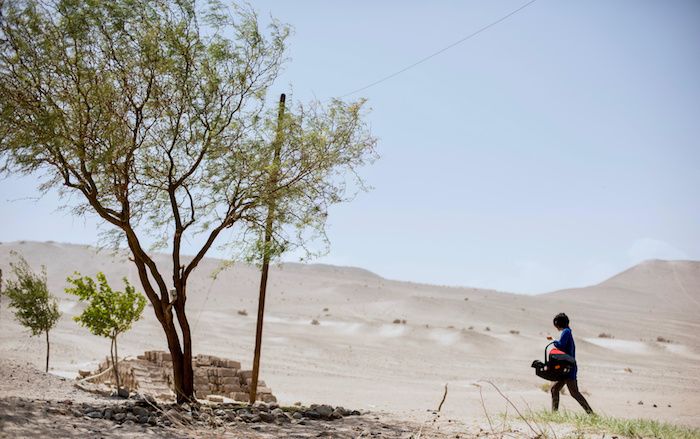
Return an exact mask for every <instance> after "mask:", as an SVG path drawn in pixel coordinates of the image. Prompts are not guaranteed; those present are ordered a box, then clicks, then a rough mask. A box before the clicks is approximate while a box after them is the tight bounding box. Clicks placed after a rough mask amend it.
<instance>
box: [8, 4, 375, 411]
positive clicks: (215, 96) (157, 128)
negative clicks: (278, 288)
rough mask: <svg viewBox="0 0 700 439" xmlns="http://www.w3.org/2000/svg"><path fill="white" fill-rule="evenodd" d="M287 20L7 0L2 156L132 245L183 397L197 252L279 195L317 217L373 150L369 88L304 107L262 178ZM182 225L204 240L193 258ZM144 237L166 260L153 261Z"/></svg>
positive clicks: (311, 221)
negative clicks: (367, 117)
mask: <svg viewBox="0 0 700 439" xmlns="http://www.w3.org/2000/svg"><path fill="white" fill-rule="evenodd" d="M288 34H289V28H288V27H287V26H286V25H283V24H281V23H279V22H277V21H274V20H273V21H272V22H271V24H270V25H269V28H268V29H267V32H265V33H263V32H262V31H261V30H260V28H259V26H258V22H257V18H256V16H255V13H254V12H252V11H250V10H246V9H241V8H236V9H235V12H231V10H229V9H227V8H225V7H223V6H222V5H221V4H220V3H218V2H216V1H208V2H206V5H203V6H202V5H199V4H195V2H194V1H193V0H162V1H158V2H136V3H135V2H133V1H132V0H113V1H109V2H103V1H98V0H87V1H82V0H13V1H4V0H0V167H2V168H1V169H0V170H1V171H3V172H11V173H17V174H24V175H29V174H31V175H42V176H43V180H42V184H41V186H40V188H41V189H43V190H51V189H55V188H59V189H60V191H61V193H62V194H63V195H66V196H69V195H71V194H73V193H77V194H79V195H80V196H79V197H78V198H75V197H73V198H71V200H76V199H77V200H79V201H78V202H77V205H75V206H74V213H75V214H77V215H83V214H85V213H87V212H94V213H96V214H97V215H98V216H99V217H100V218H102V219H103V220H104V221H105V223H106V225H107V228H106V239H108V240H109V242H111V243H112V244H113V245H115V246H117V245H120V244H125V245H126V247H127V248H128V249H129V250H130V252H131V259H132V261H133V263H134V264H135V266H136V268H137V271H138V276H139V280H140V282H141V285H142V286H143V289H144V292H145V294H146V296H147V298H148V299H149V301H150V302H151V304H152V305H153V310H154V313H155V316H156V318H157V319H158V321H159V322H160V324H161V326H162V328H163V331H164V333H165V336H166V340H167V344H168V348H169V351H170V353H171V355H172V360H173V377H174V387H175V392H176V394H177V399H178V401H179V402H183V401H186V400H189V399H190V398H192V396H193V373H192V361H191V360H192V340H191V335H190V326H189V322H188V319H187V313H186V311H185V310H186V301H187V294H188V292H187V283H188V280H189V278H190V276H191V275H192V273H193V272H194V270H195V269H196V268H197V266H198V264H199V263H200V262H201V260H202V258H204V256H205V255H206V254H207V252H208V251H209V250H210V249H211V247H212V246H213V245H214V244H215V243H217V244H218V245H222V246H227V247H228V248H229V249H230V250H231V251H235V252H236V254H239V252H241V253H243V252H245V250H246V249H250V248H254V247H255V242H256V240H255V237H256V236H257V234H256V233H250V232H251V231H253V232H255V231H256V230H257V226H256V225H259V224H262V223H264V219H262V218H263V216H264V211H265V209H264V206H265V205H266V203H267V201H268V200H269V199H270V197H273V196H274V197H278V196H279V202H278V206H279V207H280V210H281V211H283V212H286V214H285V216H286V218H288V219H289V221H287V223H297V224H300V225H301V224H302V223H303V224H304V225H305V227H308V226H312V228H313V227H315V228H316V229H317V231H318V230H322V227H323V224H324V221H325V216H326V213H327V207H328V206H329V205H330V204H332V203H335V202H339V201H342V200H343V199H344V197H345V178H344V176H345V175H351V176H356V175H357V174H356V173H355V170H356V169H357V168H358V167H360V166H361V165H363V164H365V163H366V162H367V161H368V160H371V158H372V157H373V155H374V146H375V143H376V142H375V139H374V138H373V137H372V136H371V134H370V133H369V131H368V129H367V126H366V124H365V123H364V122H363V102H362V101H359V102H354V103H344V102H341V101H337V100H335V101H332V102H331V103H330V104H328V105H325V106H324V105H320V104H312V105H311V106H308V105H307V106H297V107H296V108H295V110H294V111H291V110H290V112H289V117H288V121H289V123H287V124H286V126H287V127H288V131H289V134H290V135H289V136H288V138H287V139H288V140H287V141H286V145H287V147H286V148H285V152H284V154H285V155H284V159H283V160H281V161H280V162H279V165H278V166H277V174H276V175H277V176H278V178H277V179H276V183H277V184H276V185H275V186H274V187H273V188H271V187H270V185H269V184H267V182H268V180H269V175H270V170H271V157H272V153H273V145H272V143H273V142H272V141H271V139H270V138H268V136H267V135H266V133H268V132H269V130H268V129H267V128H266V127H267V126H268V120H269V119H270V118H268V117H266V116H267V115H268V109H267V107H266V103H267V98H266V92H267V90H268V88H269V87H270V85H271V84H272V83H273V81H274V80H275V78H276V77H277V76H278V74H279V72H280V69H281V67H282V65H283V63H284V61H285V41H286V39H287V36H288ZM272 113H274V110H273V111H272ZM299 209H303V210H299ZM292 218H294V220H292ZM227 230H230V231H231V232H232V233H226V234H225V235H226V239H223V240H222V239H221V236H222V234H224V232H225V231H227ZM321 234H322V233H321ZM299 236H300V235H299ZM183 239H189V240H190V241H191V242H194V243H199V247H198V248H197V249H195V252H194V256H192V257H191V258H182V257H181V247H182V242H183ZM151 242H155V244H156V246H155V248H160V249H164V248H165V249H167V251H168V252H169V253H170V254H171V256H172V258H171V263H170V264H161V265H160V266H159V265H158V264H156V262H155V261H154V259H153V258H152V257H151V256H150V255H149V253H148V251H149V250H152V249H153V248H154V247H149V246H148V245H147V243H151ZM170 288H174V290H175V295H174V300H172V301H171V299H170V295H169V294H168V292H169V289H170ZM178 327H179V329H180V334H181V335H180V334H178V331H177V328H178Z"/></svg>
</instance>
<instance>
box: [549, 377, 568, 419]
mask: <svg viewBox="0 0 700 439" xmlns="http://www.w3.org/2000/svg"><path fill="white" fill-rule="evenodd" d="M564 384H565V381H557V382H556V383H554V384H552V388H551V392H552V411H553V412H556V411H557V410H559V391H560V390H561V389H562V387H564Z"/></svg>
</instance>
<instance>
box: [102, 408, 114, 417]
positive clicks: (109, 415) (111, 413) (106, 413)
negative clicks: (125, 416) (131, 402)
mask: <svg viewBox="0 0 700 439" xmlns="http://www.w3.org/2000/svg"><path fill="white" fill-rule="evenodd" d="M112 416H114V413H113V412H112V409H105V413H104V415H103V416H102V417H103V418H104V419H112Z"/></svg>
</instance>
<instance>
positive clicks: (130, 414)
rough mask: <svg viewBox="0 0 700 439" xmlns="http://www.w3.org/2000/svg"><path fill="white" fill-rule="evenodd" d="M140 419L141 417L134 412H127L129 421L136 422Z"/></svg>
mask: <svg viewBox="0 0 700 439" xmlns="http://www.w3.org/2000/svg"><path fill="white" fill-rule="evenodd" d="M138 419H139V418H138V417H137V416H136V415H135V414H133V413H127V414H126V420H127V421H131V422H136V421H138Z"/></svg>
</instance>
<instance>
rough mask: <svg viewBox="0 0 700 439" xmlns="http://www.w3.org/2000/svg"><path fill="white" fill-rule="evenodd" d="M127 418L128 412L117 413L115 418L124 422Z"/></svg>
mask: <svg viewBox="0 0 700 439" xmlns="http://www.w3.org/2000/svg"><path fill="white" fill-rule="evenodd" d="M124 419H126V413H117V414H115V415H114V420H115V421H117V422H123V421H124Z"/></svg>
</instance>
